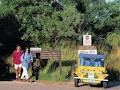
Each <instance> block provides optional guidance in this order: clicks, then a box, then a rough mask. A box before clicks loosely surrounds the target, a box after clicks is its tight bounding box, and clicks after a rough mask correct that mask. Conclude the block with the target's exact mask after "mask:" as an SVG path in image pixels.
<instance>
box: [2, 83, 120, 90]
mask: <svg viewBox="0 0 120 90" xmlns="http://www.w3.org/2000/svg"><path fill="white" fill-rule="evenodd" d="M113 84H114V85H113V86H111V87H110V88H108V89H106V90H120V84H118V83H113ZM0 90H105V89H104V88H102V87H90V86H89V85H83V84H82V85H81V86H80V87H77V88H75V87H74V85H73V82H44V81H40V82H21V81H0Z"/></svg>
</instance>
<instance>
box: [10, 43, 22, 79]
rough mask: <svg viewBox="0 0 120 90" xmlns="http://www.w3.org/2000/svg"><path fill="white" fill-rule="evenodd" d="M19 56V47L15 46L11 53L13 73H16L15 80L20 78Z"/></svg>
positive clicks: (20, 51) (20, 52) (20, 53)
mask: <svg viewBox="0 0 120 90" xmlns="http://www.w3.org/2000/svg"><path fill="white" fill-rule="evenodd" d="M21 55H22V50H21V47H20V46H19V45H17V46H16V50H14V52H13V53H12V63H13V64H14V67H15V72H16V80H18V78H19V77H20V76H21V67H22V65H21V60H20V58H21Z"/></svg>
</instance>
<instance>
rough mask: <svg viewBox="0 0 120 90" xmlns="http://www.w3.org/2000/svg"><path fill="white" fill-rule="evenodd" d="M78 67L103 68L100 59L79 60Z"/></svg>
mask: <svg viewBox="0 0 120 90" xmlns="http://www.w3.org/2000/svg"><path fill="white" fill-rule="evenodd" d="M80 65H82V66H93V67H104V59H102V58H99V59H98V58H85V57H83V58H80Z"/></svg>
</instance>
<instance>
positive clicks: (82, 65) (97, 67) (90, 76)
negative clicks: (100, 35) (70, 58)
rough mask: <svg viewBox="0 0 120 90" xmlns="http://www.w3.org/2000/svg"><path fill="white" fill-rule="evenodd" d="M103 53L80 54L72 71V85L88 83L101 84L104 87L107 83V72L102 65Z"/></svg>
mask: <svg viewBox="0 0 120 90" xmlns="http://www.w3.org/2000/svg"><path fill="white" fill-rule="evenodd" d="M104 59H105V56H104V55H98V54H80V60H78V63H77V66H76V68H75V71H74V85H75V87H78V83H86V84H90V85H97V84H102V85H103V87H104V88H106V87H107V85H108V79H107V77H108V74H107V71H106V69H105V67H104Z"/></svg>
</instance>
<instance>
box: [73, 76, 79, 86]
mask: <svg viewBox="0 0 120 90" xmlns="http://www.w3.org/2000/svg"><path fill="white" fill-rule="evenodd" d="M78 83H79V79H76V78H75V79H74V86H75V87H78Z"/></svg>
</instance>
